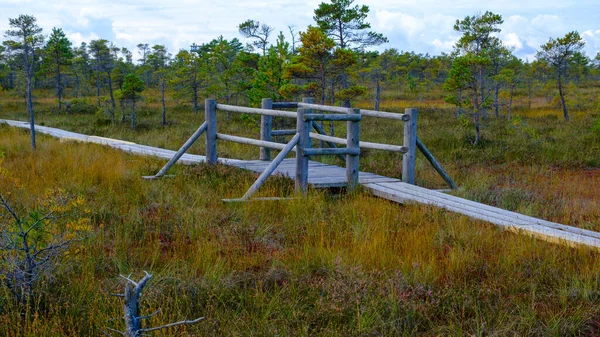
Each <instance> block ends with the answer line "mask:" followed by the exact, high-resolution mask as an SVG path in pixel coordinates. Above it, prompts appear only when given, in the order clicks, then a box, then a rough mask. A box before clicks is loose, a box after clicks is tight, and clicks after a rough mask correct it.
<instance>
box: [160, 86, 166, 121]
mask: <svg viewBox="0 0 600 337" xmlns="http://www.w3.org/2000/svg"><path fill="white" fill-rule="evenodd" d="M160 100H161V102H162V125H167V105H166V103H165V79H164V78H163V79H161V81H160Z"/></svg>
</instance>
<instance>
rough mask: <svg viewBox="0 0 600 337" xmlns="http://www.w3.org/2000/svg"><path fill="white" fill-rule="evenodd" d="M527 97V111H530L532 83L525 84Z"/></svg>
mask: <svg viewBox="0 0 600 337" xmlns="http://www.w3.org/2000/svg"><path fill="white" fill-rule="evenodd" d="M527 96H528V98H529V99H528V101H527V109H529V110H531V99H532V96H533V82H532V81H529V82H528V83H527Z"/></svg>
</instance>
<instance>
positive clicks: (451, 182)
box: [417, 137, 458, 190]
mask: <svg viewBox="0 0 600 337" xmlns="http://www.w3.org/2000/svg"><path fill="white" fill-rule="evenodd" d="M417 148H418V149H419V150H421V152H422V153H423V155H424V156H425V158H427V160H428V161H429V163H431V165H432V166H433V168H434V169H435V170H436V171H437V172H438V173H439V174H440V176H441V177H442V178H443V179H444V181H445V182H446V184H448V186H450V188H451V189H453V190H455V189H457V188H458V187H457V186H456V183H455V182H454V180H452V178H450V175H448V173H447V172H446V170H444V168H443V167H442V165H440V163H438V161H437V160H435V157H434V156H433V154H431V152H429V150H428V149H427V147H426V146H425V144H423V142H422V141H421V140H420V139H419V137H417Z"/></svg>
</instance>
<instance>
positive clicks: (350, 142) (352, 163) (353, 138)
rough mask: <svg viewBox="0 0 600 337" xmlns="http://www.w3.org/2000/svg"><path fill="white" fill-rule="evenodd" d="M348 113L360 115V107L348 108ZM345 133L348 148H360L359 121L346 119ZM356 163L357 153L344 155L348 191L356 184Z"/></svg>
mask: <svg viewBox="0 0 600 337" xmlns="http://www.w3.org/2000/svg"><path fill="white" fill-rule="evenodd" d="M350 114H358V115H359V116H360V109H350ZM346 123H347V129H348V133H347V135H346V140H347V144H346V147H347V148H348V149H357V150H360V144H359V142H360V122H359V121H348V122H346ZM358 165H359V155H350V154H347V155H346V180H347V181H348V191H353V190H354V189H356V187H357V186H358Z"/></svg>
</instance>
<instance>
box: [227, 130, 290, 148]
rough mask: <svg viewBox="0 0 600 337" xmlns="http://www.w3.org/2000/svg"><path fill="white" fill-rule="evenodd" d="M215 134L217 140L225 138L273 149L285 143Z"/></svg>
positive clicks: (283, 145) (281, 146)
mask: <svg viewBox="0 0 600 337" xmlns="http://www.w3.org/2000/svg"><path fill="white" fill-rule="evenodd" d="M216 136H217V139H219V140H225V141H229V142H234V143H240V144H246V145H254V146H260V147H261V148H267V149H275V150H283V149H284V148H285V144H281V143H275V142H267V141H263V140H258V139H252V138H246V137H238V136H232V135H227V134H224V133H217V135H216ZM294 151H295V150H294Z"/></svg>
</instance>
